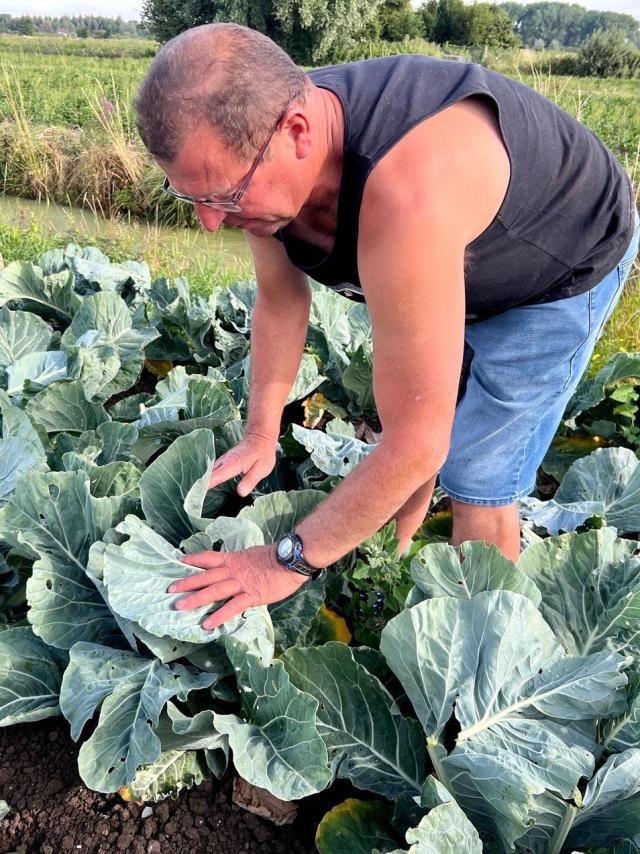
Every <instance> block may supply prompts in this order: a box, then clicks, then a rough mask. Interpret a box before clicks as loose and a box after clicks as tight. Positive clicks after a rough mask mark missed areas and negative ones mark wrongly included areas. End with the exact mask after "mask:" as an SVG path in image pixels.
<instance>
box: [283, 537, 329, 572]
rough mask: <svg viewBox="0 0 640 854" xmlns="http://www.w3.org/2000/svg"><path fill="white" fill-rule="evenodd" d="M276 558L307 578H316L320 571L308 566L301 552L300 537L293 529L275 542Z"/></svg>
mask: <svg viewBox="0 0 640 854" xmlns="http://www.w3.org/2000/svg"><path fill="white" fill-rule="evenodd" d="M276 558H277V560H278V563H281V564H282V566H284V567H286V568H287V569H292V570H293V571H294V572H299V573H300V574H301V575H306V576H307V577H308V578H317V577H318V576H319V575H320V573H321V572H322V568H321V569H317V568H316V567H314V566H310V565H309V564H308V563H307V562H306V560H305V559H304V555H303V554H302V539H301V537H300V536H299V535H298V534H296V533H295V532H294V531H289V533H287V534H284V535H283V536H282V537H280V539H279V540H278V542H277V543H276Z"/></svg>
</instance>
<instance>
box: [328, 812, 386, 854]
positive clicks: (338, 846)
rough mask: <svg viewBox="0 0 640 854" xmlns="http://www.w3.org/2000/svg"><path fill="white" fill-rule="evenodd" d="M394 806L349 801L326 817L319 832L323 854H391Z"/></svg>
mask: <svg viewBox="0 0 640 854" xmlns="http://www.w3.org/2000/svg"><path fill="white" fill-rule="evenodd" d="M392 812H393V809H392V806H391V804H388V803H386V802H384V801H373V800H372V801H360V800H358V799H357V798H347V800H346V801H343V802H342V803H341V804H338V805H337V806H335V807H334V808H333V809H332V810H329V812H328V813H326V815H325V816H324V818H323V819H322V821H321V822H320V824H319V825H318V829H317V831H316V840H315V841H316V846H317V848H318V851H319V852H320V854H365V852H366V854H370V852H371V850H372V849H373V848H378V847H380V848H383V850H385V851H388V850H389V847H390V846H389V843H392V844H393V843H394V842H395V840H394V839H393V837H392V835H391V831H392V827H391V814H392Z"/></svg>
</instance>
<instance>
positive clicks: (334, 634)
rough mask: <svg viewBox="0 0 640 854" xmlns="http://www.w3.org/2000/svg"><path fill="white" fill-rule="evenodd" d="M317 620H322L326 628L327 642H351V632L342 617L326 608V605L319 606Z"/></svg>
mask: <svg viewBox="0 0 640 854" xmlns="http://www.w3.org/2000/svg"><path fill="white" fill-rule="evenodd" d="M318 619H320V620H322V622H323V623H324V624H325V627H326V633H327V634H328V635H330V638H329V637H328V638H327V640H329V639H330V640H337V641H341V642H342V643H349V642H350V641H351V632H350V631H349V627H348V626H347V623H346V621H345V619H344V617H340V616H339V615H338V614H336V612H335V611H332V610H331V609H330V608H327V606H326V605H321V606H320V610H319V611H318Z"/></svg>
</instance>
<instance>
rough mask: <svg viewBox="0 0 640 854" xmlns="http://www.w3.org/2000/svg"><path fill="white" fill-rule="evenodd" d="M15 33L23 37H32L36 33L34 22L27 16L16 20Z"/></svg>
mask: <svg viewBox="0 0 640 854" xmlns="http://www.w3.org/2000/svg"><path fill="white" fill-rule="evenodd" d="M14 24H15V31H16V32H17V33H20V35H23V36H32V35H33V32H34V26H33V20H32V19H31V18H29V17H28V16H27V15H23V16H22V17H21V18H16V19H15V21H14Z"/></svg>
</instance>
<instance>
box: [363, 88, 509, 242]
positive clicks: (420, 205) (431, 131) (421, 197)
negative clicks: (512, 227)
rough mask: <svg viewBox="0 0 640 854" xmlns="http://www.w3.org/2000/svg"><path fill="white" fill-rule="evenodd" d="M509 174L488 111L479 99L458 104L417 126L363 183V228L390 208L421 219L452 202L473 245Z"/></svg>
mask: <svg viewBox="0 0 640 854" xmlns="http://www.w3.org/2000/svg"><path fill="white" fill-rule="evenodd" d="M510 172H511V170H510V161H509V155H508V152H507V150H506V147H505V144H504V140H503V138H502V134H501V132H500V127H499V124H498V121H497V118H496V117H495V113H494V112H493V110H492V109H491V107H490V106H489V105H488V104H487V103H486V102H484V101H482V100H481V99H478V98H467V99H464V100H463V101H458V102H456V103H455V104H452V105H451V106H449V107H446V108H445V109H443V110H441V111H440V112H439V113H436V114H435V115H434V116H430V117H429V118H427V119H425V120H424V121H422V122H420V123H419V124H417V125H416V126H415V127H414V128H412V129H411V130H410V131H408V132H407V133H406V134H405V135H404V136H403V137H402V138H401V139H400V140H398V142H397V143H395V145H394V146H392V148H391V149H390V150H389V151H388V152H387V153H386V154H385V155H384V156H383V157H382V158H380V160H379V161H378V162H377V164H376V165H375V167H374V168H373V170H372V172H371V175H370V177H369V178H368V180H367V184H366V187H365V193H364V195H363V201H362V209H361V223H365V224H366V222H367V221H369V222H371V221H374V222H375V221H377V220H378V219H380V218H381V217H384V211H385V208H386V209H389V206H390V205H391V206H392V207H393V208H394V209H395V210H401V209H404V210H405V211H406V216H421V215H423V214H428V213H429V212H430V210H431V209H432V208H433V206H434V205H445V204H450V203H452V202H453V204H456V203H459V205H460V212H461V216H463V217H467V218H468V220H469V221H468V222H466V223H465V222H460V224H459V225H460V228H462V229H463V230H468V231H469V233H470V240H471V239H473V236H475V235H473V232H477V233H478V234H479V233H480V232H481V231H482V230H483V229H484V228H485V227H486V226H487V225H488V224H489V223H490V222H491V221H492V220H493V219H494V217H495V215H496V213H497V212H498V210H499V208H500V205H501V202H502V201H503V199H504V197H505V195H506V193H507V189H508V186H509V180H510ZM470 240H469V242H470Z"/></svg>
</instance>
